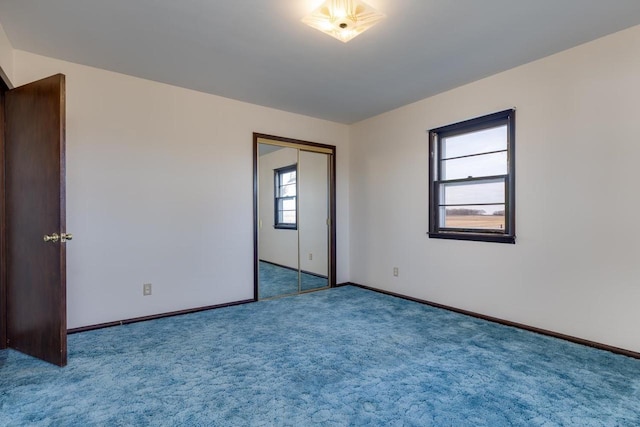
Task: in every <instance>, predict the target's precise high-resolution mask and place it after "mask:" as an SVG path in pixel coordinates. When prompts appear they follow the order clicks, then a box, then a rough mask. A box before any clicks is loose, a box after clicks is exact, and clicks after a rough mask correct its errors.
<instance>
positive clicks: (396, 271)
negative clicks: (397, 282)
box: [393, 267, 400, 277]
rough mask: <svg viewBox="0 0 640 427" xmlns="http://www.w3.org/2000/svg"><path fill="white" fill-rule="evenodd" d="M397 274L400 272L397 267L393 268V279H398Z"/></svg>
mask: <svg viewBox="0 0 640 427" xmlns="http://www.w3.org/2000/svg"><path fill="white" fill-rule="evenodd" d="M399 272H400V271H399V270H398V267H393V275H394V276H395V277H398V274H399Z"/></svg>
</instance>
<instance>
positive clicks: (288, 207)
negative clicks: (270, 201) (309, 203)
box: [278, 199, 296, 211]
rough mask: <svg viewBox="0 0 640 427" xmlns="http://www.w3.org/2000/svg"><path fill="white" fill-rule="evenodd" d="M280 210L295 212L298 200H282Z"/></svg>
mask: <svg viewBox="0 0 640 427" xmlns="http://www.w3.org/2000/svg"><path fill="white" fill-rule="evenodd" d="M278 209H279V210H285V211H295V210H296V199H280V200H279V205H278Z"/></svg>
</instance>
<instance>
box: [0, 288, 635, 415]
mask: <svg viewBox="0 0 640 427" xmlns="http://www.w3.org/2000/svg"><path fill="white" fill-rule="evenodd" d="M0 425H2V426H25V425H35V426H44V425H56V426H96V425H98V426H140V425H169V426H174V425H184V426H211V425H220V426H236V425H237V426H272V425H278V426H280V425H286V426H309V425H322V426H346V425H353V426H402V425H413V426H493V427H497V426H556V425H567V426H638V425H640V360H635V359H631V358H627V357H624V356H619V355H615V354H612V353H608V352H604V351H600V350H594V349H591V348H588V347H583V346H579V345H576V344H572V343H568V342H565V341H561V340H557V339H553V338H549V337H544V336H541V335H536V334H533V333H530V332H525V331H521V330H517V329H513V328H509V327H505V326H501V325H497V324H493V323H488V322H485V321H481V320H477V319H473V318H469V317H466V316H462V315H459V314H454V313H450V312H447V311H443V310H439V309H435V308H431V307H427V306H424V305H420V304H417V303H413V302H409V301H405V300H401V299H397V298H393V297H389V296H385V295H381V294H377V293H374V292H370V291H366V290H362V289H359V288H354V287H343V288H337V289H330V290H326V291H321V292H313V293H308V294H302V295H298V296H293V297H287V298H280V299H274V300H268V301H261V302H257V303H253V304H247V305H242V306H236V307H229V308H224V309H218V310H212V311H208V312H201V313H196V314H190V315H184V316H179V317H173V318H166V319H160V320H155V321H149V322H143V323H136V324H132V325H126V326H119V327H114V328H108V329H102V330H98V331H92V332H85V333H81V334H75V335H71V336H69V365H68V366H67V367H66V368H63V369H60V368H57V367H54V366H52V365H49V364H46V363H43V362H39V361H37V360H35V359H32V358H29V357H27V356H23V355H21V354H19V353H17V352H14V351H10V350H6V351H2V352H0Z"/></svg>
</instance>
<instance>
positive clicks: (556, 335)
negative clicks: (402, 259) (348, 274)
mask: <svg viewBox="0 0 640 427" xmlns="http://www.w3.org/2000/svg"><path fill="white" fill-rule="evenodd" d="M349 285H350V286H355V287H358V288H361V289H366V290H368V291H373V292H378V293H381V294H385V295H389V296H393V297H397V298H402V299H406V300H409V301H413V302H417V303H420V304H425V305H428V306H431V307H435V308H441V309H443V310H448V311H452V312H454V313H458V314H464V315H466V316H471V317H475V318H477V319H482V320H486V321H489V322H493V323H499V324H501V325H505V326H511V327H513V328H518V329H523V330H525V331H529V332H534V333H537V334H541V335H546V336H550V337H553V338H558V339H561V340H565V341H570V342H573V343H576V344H580V345H585V346H587V347H592V348H596V349H598V350H605V351H610V352H612V353H616V354H621V355H624V356H628V357H632V358H634V359H640V353H638V352H635V351H631V350H627V349H624V348H620V347H615V346H612V345H608V344H602V343H599V342H595V341H590V340H586V339H584V338H579V337H574V336H571V335H566V334H562V333H560V332H554V331H550V330H547V329H541V328H536V327H535V326H529V325H525V324H523V323H517V322H512V321H510V320H505V319H500V318H498V317H493V316H487V315H485V314H480V313H475V312H473V311H469V310H463V309H460V308H456V307H451V306H448V305H444V304H439V303H437V302H432V301H427V300H423V299H420V298H415V297H410V296H407V295H403V294H399V293H396V292H391V291H385V290H382V289H377V288H372V287H370V286H366V285H361V284H358V283H353V282H346V283H341V284H340V285H338V286H349Z"/></svg>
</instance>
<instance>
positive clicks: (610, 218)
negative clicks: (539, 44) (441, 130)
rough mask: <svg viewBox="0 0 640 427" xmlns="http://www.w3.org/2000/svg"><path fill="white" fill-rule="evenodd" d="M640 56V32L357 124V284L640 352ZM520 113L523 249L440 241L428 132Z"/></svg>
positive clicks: (353, 156) (519, 215) (354, 261)
mask: <svg viewBox="0 0 640 427" xmlns="http://www.w3.org/2000/svg"><path fill="white" fill-rule="evenodd" d="M523 48H526V47H523ZM638 52H640V26H638V27H634V28H631V29H629V30H626V31H623V32H620V33H617V34H613V35H610V36H608V37H605V38H602V39H599V40H596V41H593V42H591V43H588V44H585V45H582V46H579V47H576V48H574V49H571V50H568V51H565V52H563V53H559V54H557V55H554V56H551V57H548V58H545V59H542V60H539V61H537V62H533V63H530V64H527V65H524V66H521V67H519V68H516V69H513V70H510V71H507V72H504V73H501V74H498V75H495V76H492V77H489V78H486V79H484V80H481V81H478V82H475V83H472V84H469V85H466V86H463V87H460V88H457V89H455V90H452V91H449V92H446V93H443V94H440V95H438V96H434V97H431V98H428V99H425V100H422V101H420V102H417V103H415V104H411V105H408V106H405V107H402V108H400V109H398V110H395V111H392V112H389V113H386V114H383V115H381V116H378V117H375V118H372V119H369V120H367V121H363V122H361V123H358V124H356V125H354V126H352V128H351V142H350V144H351V145H350V149H351V154H350V159H351V163H350V175H351V191H350V195H351V204H350V208H351V218H352V221H351V227H350V238H351V239H350V243H351V280H352V281H354V282H356V283H361V284H365V285H370V286H373V287H376V288H380V289H385V290H389V291H393V292H398V293H402V294H406V295H410V296H413V297H417V298H422V299H426V300H430V301H435V302H438V303H442V304H447V305H450V306H454V307H458V308H462V309H467V310H471V311H475V312H479V313H484V314H487V315H491V316H496V317H499V318H503V319H508V320H511V321H516V322H521V323H524V324H528V325H531V326H536V327H540V328H545V329H549V330H552V331H557V332H561V333H565V334H569V335H573V336H577V337H581V338H584V339H588V340H594V341H598V342H601V343H605V344H609V345H613V346H618V347H622V348H626V349H629V350H633V351H640V334H639V333H638V325H640V310H638V306H639V304H640V227H638V212H640V197H639V196H638V195H639V194H640V192H639V190H638V184H639V182H640V180H639V178H638V177H637V174H636V168H637V167H638V161H639V159H640V143H639V141H640V140H639V138H640V109H639V105H640V55H638ZM514 106H515V107H516V108H517V117H516V131H517V136H516V159H517V163H516V191H517V194H516V196H517V209H516V213H517V230H516V232H517V243H516V244H515V245H509V244H497V243H484V242H467V241H451V240H438V239H429V238H428V237H427V235H426V232H427V228H428V216H427V214H428V190H427V182H428V155H427V153H428V138H427V130H428V129H430V128H434V127H438V126H443V125H447V124H451V123H455V122H458V121H461V120H464V119H469V118H473V117H477V116H481V115H484V114H488V113H492V112H496V111H500V110H504V109H507V108H511V107H514ZM394 266H398V267H399V269H400V275H399V277H397V278H394V277H392V268H393V267H394Z"/></svg>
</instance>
